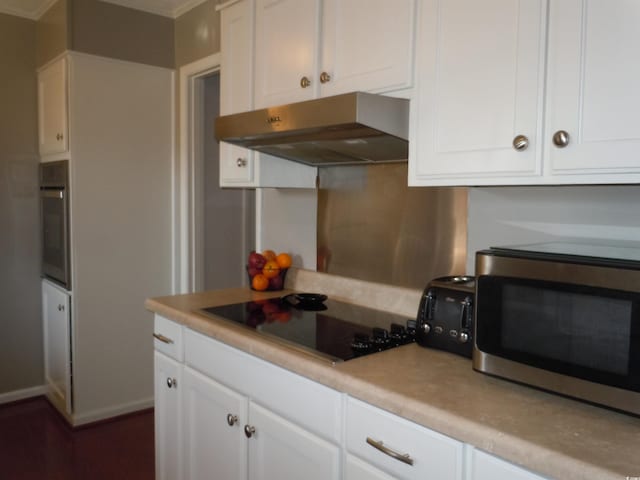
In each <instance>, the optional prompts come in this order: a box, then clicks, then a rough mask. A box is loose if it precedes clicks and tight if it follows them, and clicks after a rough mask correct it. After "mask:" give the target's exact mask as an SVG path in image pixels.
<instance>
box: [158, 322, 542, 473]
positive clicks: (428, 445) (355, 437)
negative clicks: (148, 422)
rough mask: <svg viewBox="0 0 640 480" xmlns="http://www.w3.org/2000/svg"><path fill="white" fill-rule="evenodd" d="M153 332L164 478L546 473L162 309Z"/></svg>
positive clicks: (159, 434) (159, 436)
mask: <svg viewBox="0 0 640 480" xmlns="http://www.w3.org/2000/svg"><path fill="white" fill-rule="evenodd" d="M154 336H155V338H156V339H155V341H154V345H155V354H154V359H155V422H156V423H155V429H156V430H155V435H156V478H158V479H159V480H182V479H185V480H200V479H213V478H215V479H216V480H274V479H277V480H300V479H305V480H340V479H344V480H394V479H395V480H432V479H433V480H544V479H543V478H542V477H540V476H538V475H536V474H534V473H531V472H529V471H528V470H525V469H523V468H521V467H518V466H515V465H513V464H511V463H508V462H506V461H504V460H501V459H499V458H497V457H494V456H492V455H489V454H487V453H485V452H482V451H480V450H477V449H475V448H474V447H472V446H471V445H465V444H463V443H462V442H460V441H458V440H455V439H452V438H450V437H447V436H445V435H442V434H440V433H437V432H435V431H433V430H430V429H428V428H425V427H423V426H420V425H417V424H415V423H413V422H410V421H408V420H406V419H404V418H401V417H399V416H397V415H394V414H391V413H389V412H387V411H384V410H381V409H380V408H377V407H374V406H372V405H369V404H367V403H364V402H362V401H360V400H356V399H354V398H350V397H347V396H346V395H345V394H342V393H340V392H337V391H335V390H332V389H330V388H328V387H325V386H324V385H321V384H319V383H317V382H314V381H312V380H309V379H307V378H305V377H302V376H300V375H297V374H294V373H292V372H290V371H288V370H285V369H283V368H280V367H277V366H275V365H273V364H271V363H269V362H266V361H263V360H261V359H259V358H257V357H254V356H252V355H249V354H247V353H245V352H242V351H240V350H238V349H235V348H232V347H229V346H228V345H226V344H224V343H221V342H219V341H217V340H214V339H213V338H211V337H208V336H205V335H201V334H199V333H196V332H193V331H192V330H190V329H188V328H185V327H182V326H180V325H179V324H177V323H175V322H172V321H169V320H167V319H165V318H163V317H161V316H158V315H156V320H155V327H154ZM345 407H346V408H345Z"/></svg>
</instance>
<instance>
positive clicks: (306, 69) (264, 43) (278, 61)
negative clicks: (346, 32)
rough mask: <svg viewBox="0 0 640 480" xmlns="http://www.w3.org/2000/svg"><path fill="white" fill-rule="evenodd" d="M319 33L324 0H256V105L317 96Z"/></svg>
mask: <svg viewBox="0 0 640 480" xmlns="http://www.w3.org/2000/svg"><path fill="white" fill-rule="evenodd" d="M319 33H320V0H257V1H256V39H255V59H256V68H255V81H254V92H255V107H256V108H265V107H268V106H273V105H280V104H284V103H291V102H299V101H302V100H310V99H312V98H315V97H316V96H317V92H318V83H319V82H318V81H317V80H316V76H317V71H318V55H319V52H318V50H319V49H318V39H319V38H320V35H319ZM303 78H306V79H307V80H308V81H309V85H308V86H306V87H305V86H304V83H302V82H303Z"/></svg>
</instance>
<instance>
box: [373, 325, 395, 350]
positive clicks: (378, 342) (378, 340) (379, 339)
mask: <svg viewBox="0 0 640 480" xmlns="http://www.w3.org/2000/svg"><path fill="white" fill-rule="evenodd" d="M391 346H392V345H391V339H390V338H389V332H388V331H387V330H385V329H384V328H378V327H375V328H374V329H373V348H374V350H377V351H381V350H386V349H387V348H389V347H391Z"/></svg>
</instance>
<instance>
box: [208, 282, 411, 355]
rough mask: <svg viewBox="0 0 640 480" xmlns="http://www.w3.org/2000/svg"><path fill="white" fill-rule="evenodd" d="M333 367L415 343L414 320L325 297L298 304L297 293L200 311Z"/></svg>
mask: <svg viewBox="0 0 640 480" xmlns="http://www.w3.org/2000/svg"><path fill="white" fill-rule="evenodd" d="M202 311H203V312H205V313H208V314H212V315H215V316H216V317H218V318H220V319H224V320H228V321H232V322H235V323H239V324H242V325H244V326H245V327H247V328H250V329H254V330H255V331H257V332H259V333H261V334H263V335H265V336H268V337H271V338H272V339H274V340H276V341H278V342H281V343H283V344H286V345H288V346H289V347H292V348H295V349H298V350H303V351H305V352H307V353H310V354H312V355H314V356H317V357H320V358H323V359H326V360H329V361H331V362H333V363H337V362H341V361H344V360H350V359H352V358H356V357H359V356H363V355H368V354H371V353H375V352H379V351H382V350H387V349H389V348H393V347H397V346H400V345H404V344H406V343H411V342H413V341H414V338H415V320H414V319H407V318H406V317H404V316H401V315H396V314H393V313H389V312H383V311H381V310H374V309H371V308H366V307H360V306H358V305H353V304H350V303H344V302H340V301H337V300H332V299H326V300H324V301H322V302H320V301H313V302H300V301H298V300H297V299H296V297H295V294H294V295H290V296H286V297H282V298H272V299H266V300H255V301H252V302H245V303H235V304H231V305H224V306H220V307H209V308H204V309H203V310H202Z"/></svg>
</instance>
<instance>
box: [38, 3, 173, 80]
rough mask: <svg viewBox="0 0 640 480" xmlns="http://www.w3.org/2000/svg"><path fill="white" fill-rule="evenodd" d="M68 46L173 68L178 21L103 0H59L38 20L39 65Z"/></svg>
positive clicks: (92, 52) (78, 50) (72, 48)
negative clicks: (175, 25)
mask: <svg viewBox="0 0 640 480" xmlns="http://www.w3.org/2000/svg"><path fill="white" fill-rule="evenodd" d="M65 50H74V51H77V52H84V53H89V54H92V55H99V56H103V57H109V58H117V59H120V60H127V61H131V62H137V63H145V64H148V65H156V66H159V67H167V68H173V67H174V66H175V51H174V21H173V20H172V19H170V18H167V17H163V16H161V15H154V14H151V13H147V12H142V11H140V10H134V9H131V8H126V7H122V6H120V5H114V4H112V3H106V2H101V1H98V0H58V1H57V2H55V3H54V4H53V5H52V6H51V7H50V8H49V9H48V10H47V11H46V12H45V13H44V15H42V17H40V19H39V20H38V22H37V46H36V62H37V65H38V66H42V65H44V64H45V63H47V62H48V61H49V60H51V59H53V58H55V57H56V56H57V55H59V54H61V53H63V52H64V51H65Z"/></svg>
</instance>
